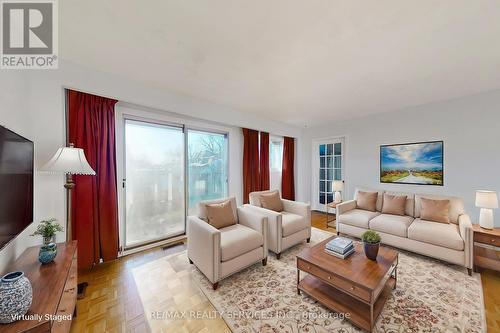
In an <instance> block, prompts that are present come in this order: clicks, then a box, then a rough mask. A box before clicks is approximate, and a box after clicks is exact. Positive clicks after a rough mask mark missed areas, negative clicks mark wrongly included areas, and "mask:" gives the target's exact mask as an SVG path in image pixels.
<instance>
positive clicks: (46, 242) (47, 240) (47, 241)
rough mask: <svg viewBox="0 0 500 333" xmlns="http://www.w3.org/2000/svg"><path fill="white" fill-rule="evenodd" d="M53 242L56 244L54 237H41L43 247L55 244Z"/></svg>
mask: <svg viewBox="0 0 500 333" xmlns="http://www.w3.org/2000/svg"><path fill="white" fill-rule="evenodd" d="M55 242H56V235H54V236H49V237H43V245H49V244H50V243H55Z"/></svg>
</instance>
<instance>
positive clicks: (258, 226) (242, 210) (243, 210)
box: [238, 207, 268, 257]
mask: <svg viewBox="0 0 500 333" xmlns="http://www.w3.org/2000/svg"><path fill="white" fill-rule="evenodd" d="M238 221H239V223H240V224H241V225H244V226H246V227H249V228H251V229H253V230H255V231H257V232H258V233H259V234H261V235H262V238H263V239H264V255H265V256H266V257H267V228H268V226H267V216H264V215H262V214H259V213H258V212H256V211H254V210H252V209H250V208H248V207H238Z"/></svg>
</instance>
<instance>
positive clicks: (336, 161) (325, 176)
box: [318, 142, 342, 205]
mask: <svg viewBox="0 0 500 333" xmlns="http://www.w3.org/2000/svg"><path fill="white" fill-rule="evenodd" d="M334 180H342V144H341V143H340V142H336V143H326V144H320V145H319V187H318V188H319V198H318V199H319V204H321V205H324V204H327V203H330V202H332V201H333V195H334V193H333V188H332V183H333V181H334Z"/></svg>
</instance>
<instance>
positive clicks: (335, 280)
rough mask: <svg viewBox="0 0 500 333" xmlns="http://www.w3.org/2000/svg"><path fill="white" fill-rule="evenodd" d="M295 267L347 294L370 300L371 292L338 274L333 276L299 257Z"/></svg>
mask: <svg viewBox="0 0 500 333" xmlns="http://www.w3.org/2000/svg"><path fill="white" fill-rule="evenodd" d="M297 268H298V269H300V270H301V271H304V272H307V273H309V274H311V275H314V276H316V277H317V278H320V279H321V280H323V281H325V282H326V283H328V284H330V285H332V286H334V287H336V288H339V289H341V290H343V291H345V292H346V293H348V294H351V295H354V296H357V297H359V298H361V299H363V300H365V301H367V302H370V298H371V297H370V295H371V293H370V292H369V291H368V290H366V289H363V288H361V287H359V286H356V285H354V284H353V283H351V282H349V281H347V280H344V279H343V278H340V277H338V276H335V275H333V274H330V273H328V272H326V271H324V270H322V269H321V268H319V267H317V266H314V265H312V264H309V263H307V262H305V261H303V260H301V259H297Z"/></svg>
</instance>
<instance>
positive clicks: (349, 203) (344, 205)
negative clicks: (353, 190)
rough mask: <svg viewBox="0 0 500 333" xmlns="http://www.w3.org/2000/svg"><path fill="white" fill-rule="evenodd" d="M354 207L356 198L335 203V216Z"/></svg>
mask: <svg viewBox="0 0 500 333" xmlns="http://www.w3.org/2000/svg"><path fill="white" fill-rule="evenodd" d="M354 208H356V200H348V201H344V202H341V203H339V204H338V205H337V208H336V209H337V216H339V215H341V214H344V213H346V212H348V211H350V210H353V209H354Z"/></svg>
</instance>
